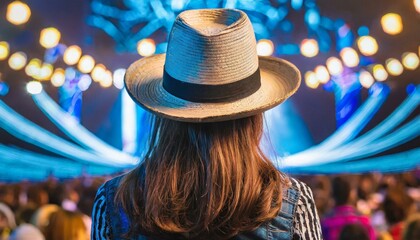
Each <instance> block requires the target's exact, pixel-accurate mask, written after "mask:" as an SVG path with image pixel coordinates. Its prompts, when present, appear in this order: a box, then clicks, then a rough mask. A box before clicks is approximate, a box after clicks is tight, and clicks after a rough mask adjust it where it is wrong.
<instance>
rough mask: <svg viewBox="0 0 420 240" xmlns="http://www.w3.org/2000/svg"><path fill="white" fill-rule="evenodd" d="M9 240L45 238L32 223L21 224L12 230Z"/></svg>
mask: <svg viewBox="0 0 420 240" xmlns="http://www.w3.org/2000/svg"><path fill="white" fill-rule="evenodd" d="M9 240H45V238H44V235H42V233H41V231H40V230H39V229H38V228H36V227H35V226H34V225H31V224H22V225H20V226H19V227H17V228H16V229H15V231H13V233H12V235H11V236H10V238H9Z"/></svg>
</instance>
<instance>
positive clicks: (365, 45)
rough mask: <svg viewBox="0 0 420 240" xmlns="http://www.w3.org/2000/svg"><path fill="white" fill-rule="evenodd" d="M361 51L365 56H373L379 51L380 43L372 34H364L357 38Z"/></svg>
mask: <svg viewBox="0 0 420 240" xmlns="http://www.w3.org/2000/svg"><path fill="white" fill-rule="evenodd" d="M357 46H358V47H359V50H360V52H361V53H362V54H363V55H365V56H372V55H373V54H375V53H376V52H378V43H377V42H376V40H375V39H374V38H373V37H371V36H363V37H360V38H359V39H358V40H357Z"/></svg>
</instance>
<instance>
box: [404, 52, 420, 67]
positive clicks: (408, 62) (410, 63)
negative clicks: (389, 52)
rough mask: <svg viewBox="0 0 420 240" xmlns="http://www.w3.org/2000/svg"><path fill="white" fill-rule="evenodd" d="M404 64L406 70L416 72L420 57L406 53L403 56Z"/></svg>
mask: <svg viewBox="0 0 420 240" xmlns="http://www.w3.org/2000/svg"><path fill="white" fill-rule="evenodd" d="M402 63H403V65H404V67H405V68H407V69H409V70H415V69H416V68H417V67H418V66H419V57H418V56H417V55H416V54H415V53H412V52H406V53H404V54H403V56H402Z"/></svg>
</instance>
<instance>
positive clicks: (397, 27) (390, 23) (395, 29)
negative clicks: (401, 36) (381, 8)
mask: <svg viewBox="0 0 420 240" xmlns="http://www.w3.org/2000/svg"><path fill="white" fill-rule="evenodd" d="M381 25H382V29H383V30H384V32H385V33H388V34H390V35H396V34H398V33H400V32H401V31H402V30H403V23H402V20H401V16H400V15H398V14H396V13H387V14H385V15H384V16H382V18H381Z"/></svg>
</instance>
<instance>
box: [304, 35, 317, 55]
mask: <svg viewBox="0 0 420 240" xmlns="http://www.w3.org/2000/svg"><path fill="white" fill-rule="evenodd" d="M300 52H301V53H302V55H303V56H305V57H315V56H316V55H317V54H318V52H319V47H318V42H317V41H316V40H315V39H304V40H303V41H302V43H301V44H300Z"/></svg>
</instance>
